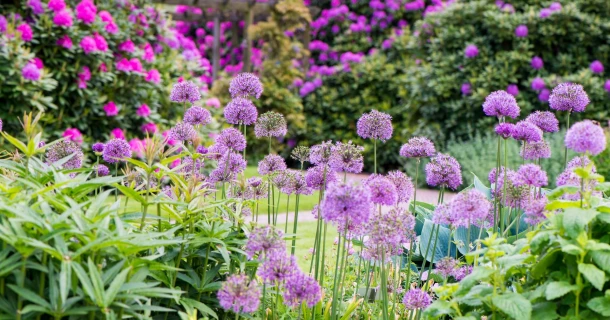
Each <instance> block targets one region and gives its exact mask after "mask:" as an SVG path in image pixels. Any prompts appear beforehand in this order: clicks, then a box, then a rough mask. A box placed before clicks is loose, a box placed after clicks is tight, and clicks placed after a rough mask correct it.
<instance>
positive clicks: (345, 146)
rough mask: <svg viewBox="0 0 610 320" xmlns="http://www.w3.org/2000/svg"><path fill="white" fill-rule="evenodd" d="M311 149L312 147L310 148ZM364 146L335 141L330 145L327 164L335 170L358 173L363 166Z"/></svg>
mask: <svg viewBox="0 0 610 320" xmlns="http://www.w3.org/2000/svg"><path fill="white" fill-rule="evenodd" d="M312 149H313V148H312ZM363 151H364V148H363V147H361V146H357V145H355V144H353V143H352V142H351V141H348V143H342V142H339V141H338V142H337V143H335V145H334V146H332V149H331V154H330V158H329V160H328V165H329V166H330V168H331V169H332V170H334V171H336V172H351V173H360V172H362V167H363V166H364V158H363V156H362V152H363Z"/></svg>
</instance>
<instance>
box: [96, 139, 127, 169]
mask: <svg viewBox="0 0 610 320" xmlns="http://www.w3.org/2000/svg"><path fill="white" fill-rule="evenodd" d="M129 157H131V147H130V146H129V143H127V141H125V140H123V139H112V140H110V141H108V142H107V143H106V144H105V145H104V151H103V152H102V158H103V159H104V161H106V162H108V163H117V162H119V161H125V160H124V159H125V158H129Z"/></svg>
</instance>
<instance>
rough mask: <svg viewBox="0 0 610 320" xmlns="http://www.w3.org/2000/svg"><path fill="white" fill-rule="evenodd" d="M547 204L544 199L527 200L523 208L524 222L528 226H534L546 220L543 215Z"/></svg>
mask: <svg viewBox="0 0 610 320" xmlns="http://www.w3.org/2000/svg"><path fill="white" fill-rule="evenodd" d="M547 203H548V200H547V199H546V197H542V198H538V199H536V198H531V199H528V200H527V201H526V202H525V204H524V206H523V213H524V214H525V219H524V220H525V222H526V223H527V224H529V225H532V226H535V225H537V224H539V223H540V222H542V221H544V220H546V216H545V214H544V213H545V212H546V210H545V207H546V204H547Z"/></svg>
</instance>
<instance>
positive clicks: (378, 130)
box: [356, 110, 394, 141]
mask: <svg viewBox="0 0 610 320" xmlns="http://www.w3.org/2000/svg"><path fill="white" fill-rule="evenodd" d="M356 129H357V133H358V135H359V136H360V137H362V138H364V139H376V140H381V141H386V140H388V139H390V138H391V137H392V132H393V130H394V129H393V128H392V116H390V115H389V114H387V113H383V112H379V111H377V110H372V111H371V112H369V113H365V114H363V115H362V116H361V117H360V119H358V123H357V124H356Z"/></svg>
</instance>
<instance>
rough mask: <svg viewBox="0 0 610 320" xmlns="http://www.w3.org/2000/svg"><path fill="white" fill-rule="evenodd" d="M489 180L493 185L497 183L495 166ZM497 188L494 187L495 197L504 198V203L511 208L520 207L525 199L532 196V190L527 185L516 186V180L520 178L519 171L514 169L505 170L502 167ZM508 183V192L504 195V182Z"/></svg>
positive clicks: (493, 194) (493, 193)
mask: <svg viewBox="0 0 610 320" xmlns="http://www.w3.org/2000/svg"><path fill="white" fill-rule="evenodd" d="M488 178H489V182H490V183H491V184H492V186H493V185H495V183H496V169H495V168H493V169H492V170H491V171H490V172H489V176H488ZM497 179H498V180H497V182H498V183H497V188H496V187H495V186H493V187H492V196H493V197H494V198H500V199H504V198H505V199H504V200H505V203H504V205H506V206H509V207H511V208H517V207H520V206H521V205H522V203H523V201H524V200H525V199H527V197H529V196H530V190H529V188H528V187H527V186H516V183H515V181H516V180H517V179H518V175H517V172H515V171H513V170H504V167H500V174H499V175H498V176H497ZM505 183H506V194H505V195H504V184H505Z"/></svg>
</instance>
